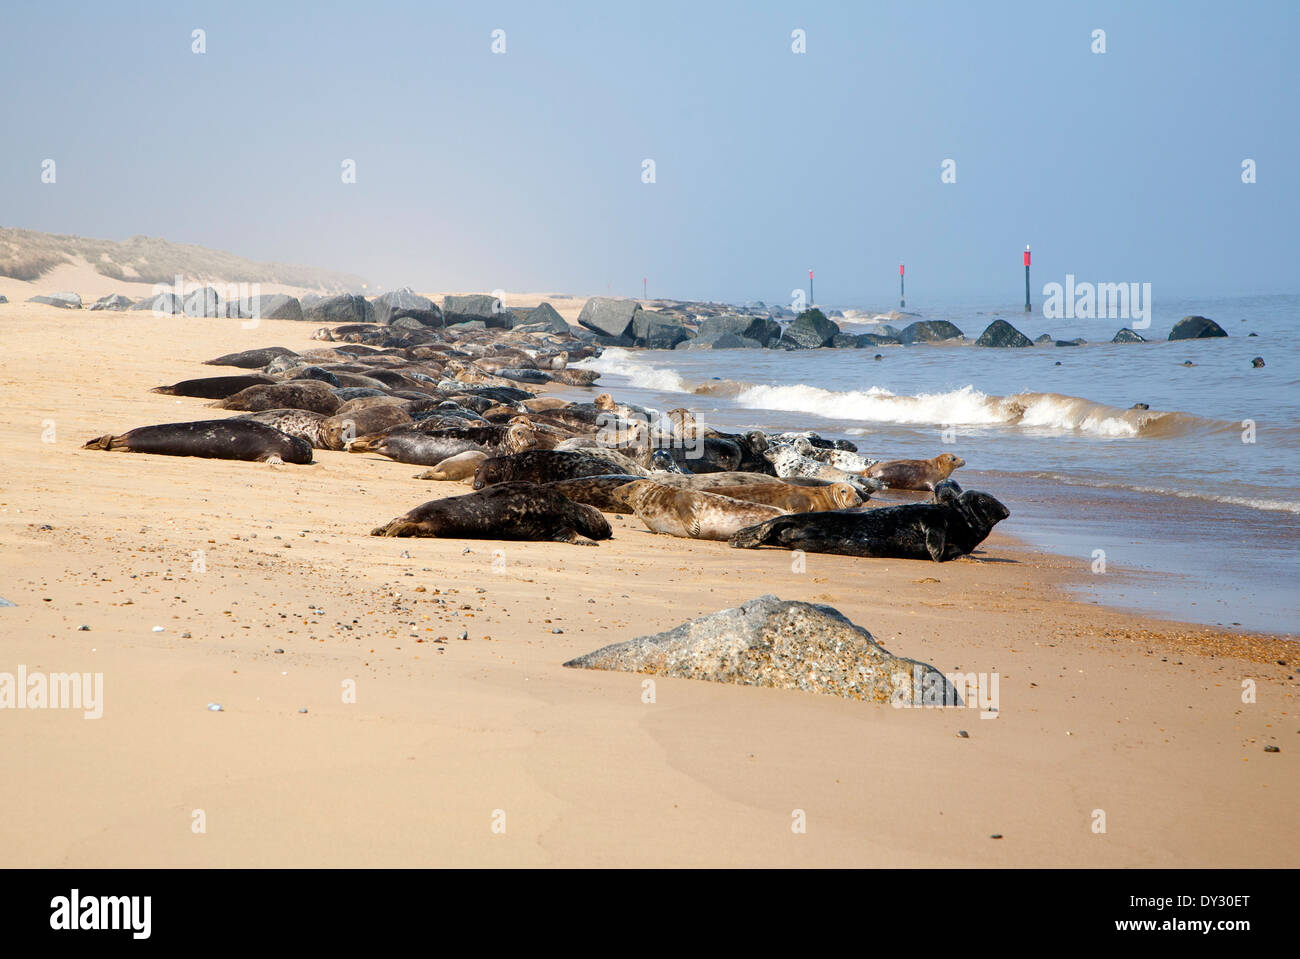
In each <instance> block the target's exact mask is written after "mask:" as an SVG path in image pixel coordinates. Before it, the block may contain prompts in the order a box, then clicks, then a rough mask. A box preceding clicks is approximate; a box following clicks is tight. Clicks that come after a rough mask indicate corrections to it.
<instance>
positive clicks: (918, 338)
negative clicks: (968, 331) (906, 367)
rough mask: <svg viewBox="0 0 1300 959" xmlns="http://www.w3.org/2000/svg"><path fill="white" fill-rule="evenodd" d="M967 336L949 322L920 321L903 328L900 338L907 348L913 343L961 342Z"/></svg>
mask: <svg viewBox="0 0 1300 959" xmlns="http://www.w3.org/2000/svg"><path fill="white" fill-rule="evenodd" d="M964 335H965V334H963V333H962V331H961V330H959V329H957V327H956V326H954V325H953V324H951V323H949V322H948V321H947V320H918V321H917V322H915V323H911V324H909V325H907V326H905V327H903V331H902V332H901V333H899V334H898V338H899V339H900V340H901V341H902V342H903V344H904V345H905V346H911V345H912V344H913V343H942V342H943V341H944V340H960V339H961V338H962V337H963V336H964Z"/></svg>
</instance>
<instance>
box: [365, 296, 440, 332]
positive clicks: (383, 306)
mask: <svg viewBox="0 0 1300 959" xmlns="http://www.w3.org/2000/svg"><path fill="white" fill-rule="evenodd" d="M372 303H373V305H374V308H375V322H376V323H383V324H385V325H391V324H392V322H393V321H394V320H398V319H401V318H403V317H409V318H410V319H412V320H415V321H416V323H417V324H419V325H421V326H442V310H440V309H438V305H437V304H436V303H434V302H433V300H431V299H429V298H428V297H427V296H420V294H418V293H415V292H412V290H411V289H410V288H409V287H407V288H405V289H401V290H393V291H391V292H389V293H384V294H383V295H381V296H377V297H375V298H374V300H373V301H372Z"/></svg>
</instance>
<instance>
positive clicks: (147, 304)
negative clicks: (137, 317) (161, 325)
mask: <svg viewBox="0 0 1300 959" xmlns="http://www.w3.org/2000/svg"><path fill="white" fill-rule="evenodd" d="M131 309H133V310H149V311H151V312H152V313H154V314H156V315H158V316H166V315H171V314H176V313H184V312H185V309H184V307H183V305H182V304H181V298H180V297H179V296H177V295H176V294H175V293H159V294H158V295H157V296H146V297H145V298H144V299H143V300H141V301H140V302H139V303H137V304H136V305H135V306H133V307H131Z"/></svg>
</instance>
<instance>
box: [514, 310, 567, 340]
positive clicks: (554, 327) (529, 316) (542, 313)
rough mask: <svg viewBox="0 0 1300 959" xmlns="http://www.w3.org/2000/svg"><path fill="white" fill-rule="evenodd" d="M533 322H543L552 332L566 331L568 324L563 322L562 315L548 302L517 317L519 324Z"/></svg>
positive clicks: (530, 323) (528, 324)
mask: <svg viewBox="0 0 1300 959" xmlns="http://www.w3.org/2000/svg"><path fill="white" fill-rule="evenodd" d="M534 323H542V324H545V326H546V329H548V330H550V331H551V332H552V333H568V332H569V324H568V323H566V322H565V320H564V317H562V316H560V314H559V313H558V312H557V311H556V309H555V307H553V306H551V304H549V303H542V304H541V305H540V306H538V307H536V308H535V309H532V310H529V311H528V312H527V313H525V314H524V315H523V316H522V317H520V318H519V325H520V326H531V325H532V324H534Z"/></svg>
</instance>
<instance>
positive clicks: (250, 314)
mask: <svg viewBox="0 0 1300 959" xmlns="http://www.w3.org/2000/svg"><path fill="white" fill-rule="evenodd" d="M226 316H229V317H232V318H235V319H245V320H251V319H253V318H254V317H257V318H259V319H263V320H301V319H303V315H302V304H301V303H299V302H298V298H297V297H293V296H287V295H285V294H284V293H260V294H258V295H256V296H250V297H249V298H248V299H246V300H245V299H234V300H227V301H226Z"/></svg>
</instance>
